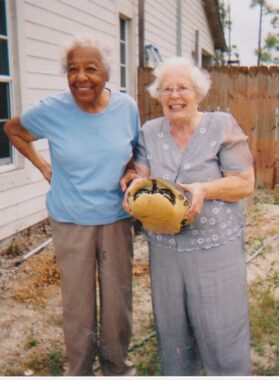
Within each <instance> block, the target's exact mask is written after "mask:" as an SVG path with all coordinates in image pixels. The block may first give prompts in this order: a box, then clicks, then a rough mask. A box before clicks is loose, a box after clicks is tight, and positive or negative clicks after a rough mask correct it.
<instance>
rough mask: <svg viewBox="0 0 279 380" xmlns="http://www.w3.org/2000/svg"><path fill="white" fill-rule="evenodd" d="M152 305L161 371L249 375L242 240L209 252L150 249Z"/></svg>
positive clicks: (192, 374) (185, 373) (178, 374)
mask: <svg viewBox="0 0 279 380" xmlns="http://www.w3.org/2000/svg"><path fill="white" fill-rule="evenodd" d="M149 249H150V269H151V283H152V301H153V310H154V317H155V324H156V329H157V337H158V345H159V352H160V359H161V365H162V371H163V374H164V375H169V376H195V375H196V376H197V375H199V374H200V369H201V367H203V368H204V370H205V373H206V375H208V376H218V375H220V376H235V375H244V376H249V375H250V342H249V318H248V305H247V286H246V265H245V257H244V251H243V246H242V241H241V238H235V239H234V240H232V241H229V242H228V243H227V244H225V245H222V246H219V247H215V248H212V249H209V250H206V249H202V250H201V251H192V252H180V253H178V252H173V251H170V250H168V249H164V248H158V247H156V246H154V245H153V244H150V247H149Z"/></svg>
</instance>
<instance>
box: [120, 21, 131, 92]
mask: <svg viewBox="0 0 279 380" xmlns="http://www.w3.org/2000/svg"><path fill="white" fill-rule="evenodd" d="M128 22H129V21H128V19H127V18H126V17H124V16H123V15H119V76H120V79H119V83H120V91H121V92H125V93H128V91H129V64H128V50H129V40H128ZM123 23H124V39H122V25H123ZM122 49H123V50H124V61H122V57H123V54H122V53H123V50H122ZM123 71H124V78H125V85H124V83H123V81H122V79H123V76H122V72H123Z"/></svg>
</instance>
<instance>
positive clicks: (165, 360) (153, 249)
mask: <svg viewBox="0 0 279 380" xmlns="http://www.w3.org/2000/svg"><path fill="white" fill-rule="evenodd" d="M154 74H155V81H154V82H153V84H152V85H151V86H150V88H149V91H150V93H151V95H152V96H153V97H156V98H158V99H159V100H160V101H161V104H162V108H163V113H164V117H160V118H157V119H153V120H151V121H148V122H146V123H145V124H144V125H143V127H142V131H141V138H140V141H139V144H138V146H137V153H136V155H135V170H136V172H137V175H139V176H141V177H153V178H154V177H159V178H162V179H166V180H169V181H172V182H175V183H178V184H179V185H180V186H181V188H182V189H183V190H184V191H185V192H187V193H188V194H191V199H192V206H191V208H190V210H189V212H188V215H187V216H188V217H194V218H195V219H194V223H193V224H192V225H190V226H188V227H185V228H184V229H182V230H181V232H180V233H179V234H177V235H168V234H156V233H152V232H148V231H146V236H147V239H148V243H149V253H150V271H151V284H152V301H153V311H154V316H155V324H156V330H157V337H158V345H159V352H160V359H161V366H162V372H163V375H169V376H194V375H199V373H200V369H201V368H202V367H203V369H204V371H205V373H206V375H210V376H212V375H213V376H214V375H227V376H234V375H249V374H250V352H249V351H250V343H249V318H248V307H247V287H246V266H245V256H244V243H243V229H244V218H243V202H242V199H243V198H245V197H247V196H249V195H250V194H251V193H252V192H253V189H254V170H253V160H252V156H251V153H250V151H249V148H248V144H247V137H246V136H245V135H244V133H243V132H242V130H241V128H240V127H239V126H238V125H237V123H236V121H235V120H234V118H233V117H232V116H231V115H230V114H228V113H223V112H200V111H199V109H198V105H199V102H200V101H201V100H202V99H203V98H204V97H205V95H206V94H207V92H208V90H209V87H210V79H209V75H208V73H206V72H204V71H202V70H200V69H199V68H198V67H196V66H194V65H192V64H191V63H190V62H189V61H187V60H186V59H184V58H182V57H174V58H171V59H169V60H167V61H165V62H164V63H163V64H161V65H160V66H159V67H157V68H156V70H155V73H154ZM131 178H133V173H131V172H129V173H127V174H126V176H125V177H124V178H123V179H122V182H121V184H122V189H123V190H124V189H125V188H126V183H127V182H128V179H131ZM127 207H128V206H127V203H126V204H124V208H126V209H127Z"/></svg>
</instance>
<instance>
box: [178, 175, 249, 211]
mask: <svg viewBox="0 0 279 380" xmlns="http://www.w3.org/2000/svg"><path fill="white" fill-rule="evenodd" d="M223 174H224V177H223V178H219V179H215V180H213V181H209V182H203V183H200V182H199V183H193V184H190V185H187V184H179V185H180V186H181V188H182V189H183V190H188V191H190V192H191V193H192V205H191V207H190V209H189V212H188V213H187V216H189V217H195V216H196V215H198V214H199V213H200V212H201V210H202V206H203V202H204V200H206V199H212V200H213V199H216V200H221V201H225V202H236V201H238V200H240V199H242V198H245V197H248V196H249V195H251V194H252V192H253V190H254V185H255V175H254V169H253V168H250V169H248V170H245V171H243V172H241V173H223Z"/></svg>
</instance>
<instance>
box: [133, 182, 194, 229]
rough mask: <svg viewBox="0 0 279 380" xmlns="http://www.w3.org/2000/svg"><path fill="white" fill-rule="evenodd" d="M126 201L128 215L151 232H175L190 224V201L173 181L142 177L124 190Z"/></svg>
mask: <svg viewBox="0 0 279 380" xmlns="http://www.w3.org/2000/svg"><path fill="white" fill-rule="evenodd" d="M127 202H128V205H129V208H130V210H131V213H132V215H133V216H134V217H135V218H136V219H138V220H140V221H141V222H142V224H143V227H144V229H146V230H148V231H151V232H155V233H167V234H177V233H179V232H180V230H181V228H183V227H186V226H188V225H190V224H191V223H192V222H193V220H191V219H187V217H186V214H187V210H188V209H189V208H190V206H191V202H190V200H189V199H188V198H187V197H186V196H185V195H184V193H183V192H182V190H181V189H180V188H178V186H177V185H176V184H174V183H171V182H167V181H165V180H162V179H161V178H143V179H140V180H138V181H137V182H136V183H135V184H134V185H132V186H131V187H130V188H129V189H128V193H127Z"/></svg>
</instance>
